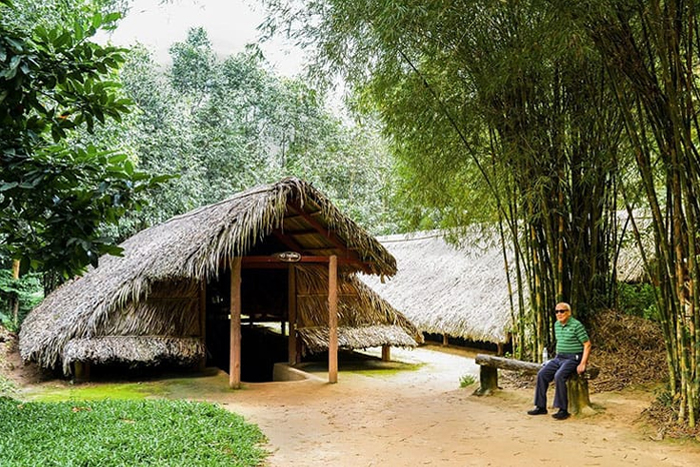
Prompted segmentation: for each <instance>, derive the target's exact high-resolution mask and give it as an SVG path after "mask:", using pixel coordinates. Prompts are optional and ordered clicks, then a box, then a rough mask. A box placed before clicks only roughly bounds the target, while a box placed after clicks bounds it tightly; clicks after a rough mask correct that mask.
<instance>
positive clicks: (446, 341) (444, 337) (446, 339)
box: [442, 334, 449, 345]
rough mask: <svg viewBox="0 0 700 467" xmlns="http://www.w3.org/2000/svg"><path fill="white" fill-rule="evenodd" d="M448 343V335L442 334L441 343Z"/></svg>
mask: <svg viewBox="0 0 700 467" xmlns="http://www.w3.org/2000/svg"><path fill="white" fill-rule="evenodd" d="M448 344H449V336H448V335H447V334H443V335H442V345H448Z"/></svg>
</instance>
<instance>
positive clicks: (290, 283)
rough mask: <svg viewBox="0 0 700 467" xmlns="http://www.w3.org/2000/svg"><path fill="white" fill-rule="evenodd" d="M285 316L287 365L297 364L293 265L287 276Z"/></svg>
mask: <svg viewBox="0 0 700 467" xmlns="http://www.w3.org/2000/svg"><path fill="white" fill-rule="evenodd" d="M287 316H288V319H289V340H288V341H287V344H288V347H287V351H288V354H289V355H288V356H289V364H290V365H294V364H296V363H297V273H296V268H295V267H294V265H293V264H290V265H289V273H288V274H287Z"/></svg>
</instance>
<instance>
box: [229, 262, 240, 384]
mask: <svg viewBox="0 0 700 467" xmlns="http://www.w3.org/2000/svg"><path fill="white" fill-rule="evenodd" d="M228 384H229V386H230V387H231V388H232V389H239V388H240V387H241V258H234V259H233V261H232V262H231V346H230V361H229V373H228Z"/></svg>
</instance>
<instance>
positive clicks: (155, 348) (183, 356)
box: [63, 336, 205, 372]
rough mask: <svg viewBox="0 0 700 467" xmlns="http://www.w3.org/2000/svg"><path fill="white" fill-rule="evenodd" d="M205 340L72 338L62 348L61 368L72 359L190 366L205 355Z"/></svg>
mask: <svg viewBox="0 0 700 467" xmlns="http://www.w3.org/2000/svg"><path fill="white" fill-rule="evenodd" d="M204 352H205V349H204V343H203V342H202V339H199V338H197V337H163V336H102V337H95V338H89V339H71V340H70V341H69V342H68V344H66V347H65V349H64V350H63V370H64V372H68V368H69V366H70V365H71V363H73V362H94V363H99V364H110V363H129V364H130V365H137V364H143V365H156V364H160V363H163V362H174V363H177V364H179V365H193V364H195V363H197V362H198V361H199V360H200V359H201V358H202V357H204Z"/></svg>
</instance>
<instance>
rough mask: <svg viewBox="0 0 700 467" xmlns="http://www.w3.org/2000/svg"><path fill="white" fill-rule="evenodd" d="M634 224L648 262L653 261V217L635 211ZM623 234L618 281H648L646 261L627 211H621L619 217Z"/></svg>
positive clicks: (618, 261) (618, 262) (618, 259)
mask: <svg viewBox="0 0 700 467" xmlns="http://www.w3.org/2000/svg"><path fill="white" fill-rule="evenodd" d="M633 215H634V223H635V225H636V227H637V229H639V236H640V239H641V242H642V247H643V248H644V252H645V254H646V257H647V261H653V258H654V256H655V252H654V232H653V227H654V225H653V223H652V219H651V216H650V215H649V214H648V213H645V212H643V211H635V212H634V213H633ZM617 217H618V223H619V224H620V228H621V229H622V228H624V231H623V233H622V246H621V248H620V251H619V255H618V258H617V280H618V281H620V282H642V281H644V280H646V279H648V274H647V271H646V270H645V267H644V259H643V257H642V253H641V251H640V249H639V243H638V242H637V240H636V239H635V237H634V233H633V226H632V224H631V222H630V221H629V215H628V213H627V211H620V212H619V213H618V215H617Z"/></svg>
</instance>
